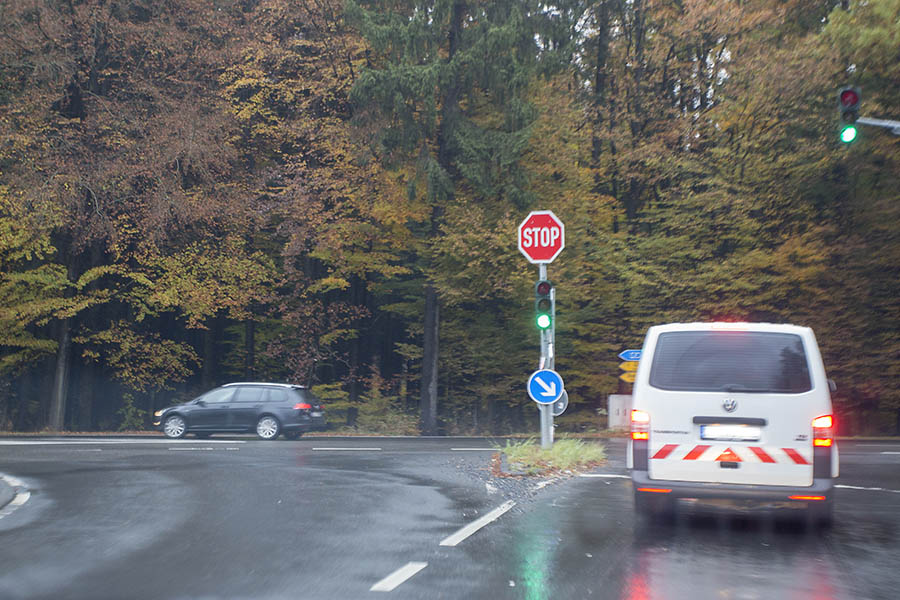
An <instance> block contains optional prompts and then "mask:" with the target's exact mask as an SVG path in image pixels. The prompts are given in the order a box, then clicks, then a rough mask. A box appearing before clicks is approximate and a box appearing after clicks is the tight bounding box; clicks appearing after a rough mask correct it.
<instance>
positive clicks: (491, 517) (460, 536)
mask: <svg viewBox="0 0 900 600" xmlns="http://www.w3.org/2000/svg"><path fill="white" fill-rule="evenodd" d="M515 505H516V503H515V502H513V501H512V500H508V501H507V502H504V503H503V504H501V505H500V506H498V507H497V508H495V509H494V510H492V511H491V512H489V513H488V514H486V515H484V516H483V517H481V518H480V519H478V520H477V521H472V522H471V523H469V524H468V525H466V526H465V527H463V528H462V529H460V530H459V531H457V532H456V533H454V534H453V535H450V536H447V537H445V538H444V539H443V540H441V543H440V545H441V546H455V545H457V544H458V543H460V542H461V541H463V540H464V539H466V538H467V537H469V536H470V535H472V534H473V533H475V532H476V531H478V530H479V529H481V528H482V527H484V526H485V525H487V524H488V523H492V522H493V521H496V520H497V519H499V518H500V516H501V515H503V513H505V512H506V511H508V510H509V509H511V508H512V507H513V506H515Z"/></svg>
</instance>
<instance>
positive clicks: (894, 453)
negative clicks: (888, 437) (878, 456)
mask: <svg viewBox="0 0 900 600" xmlns="http://www.w3.org/2000/svg"><path fill="white" fill-rule="evenodd" d="M882 454H900V452H882Z"/></svg>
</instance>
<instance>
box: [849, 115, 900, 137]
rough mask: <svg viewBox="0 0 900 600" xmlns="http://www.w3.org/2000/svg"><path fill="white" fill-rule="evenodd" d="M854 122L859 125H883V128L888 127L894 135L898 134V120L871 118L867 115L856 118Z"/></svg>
mask: <svg viewBox="0 0 900 600" xmlns="http://www.w3.org/2000/svg"><path fill="white" fill-rule="evenodd" d="M856 122H857V123H859V124H860V125H870V126H872V127H884V128H885V129H890V130H891V133H893V134H894V135H900V121H893V120H891V119H871V118H869V117H860V118H858V119H856Z"/></svg>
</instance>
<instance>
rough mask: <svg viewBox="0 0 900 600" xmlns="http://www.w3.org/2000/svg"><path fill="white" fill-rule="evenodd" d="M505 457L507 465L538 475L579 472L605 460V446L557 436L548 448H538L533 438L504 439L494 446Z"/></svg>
mask: <svg viewBox="0 0 900 600" xmlns="http://www.w3.org/2000/svg"><path fill="white" fill-rule="evenodd" d="M497 450H498V451H499V452H502V453H503V455H504V456H505V457H506V462H507V463H508V464H509V468H510V470H511V471H514V472H522V473H526V474H528V475H542V474H546V473H551V472H556V471H579V470H582V469H588V468H591V467H594V466H596V465H598V464H600V463H602V462H603V461H604V460H606V449H605V448H604V447H603V446H602V445H600V444H597V443H596V442H590V441H588V442H586V441H584V440H578V439H561V440H557V441H556V442H554V443H553V447H551V448H550V449H549V450H544V449H542V448H541V446H540V444H538V443H537V442H536V441H535V440H534V439H529V440H523V441H512V440H507V442H506V446H505V447H503V446H497Z"/></svg>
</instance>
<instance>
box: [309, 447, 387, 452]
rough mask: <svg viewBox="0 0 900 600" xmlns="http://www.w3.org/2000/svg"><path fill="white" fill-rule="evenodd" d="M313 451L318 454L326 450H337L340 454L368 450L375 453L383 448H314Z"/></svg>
mask: <svg viewBox="0 0 900 600" xmlns="http://www.w3.org/2000/svg"><path fill="white" fill-rule="evenodd" d="M313 450H316V451H318V452H324V451H326V450H335V451H338V452H347V451H350V450H366V451H369V452H375V451H377V450H381V448H313Z"/></svg>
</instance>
